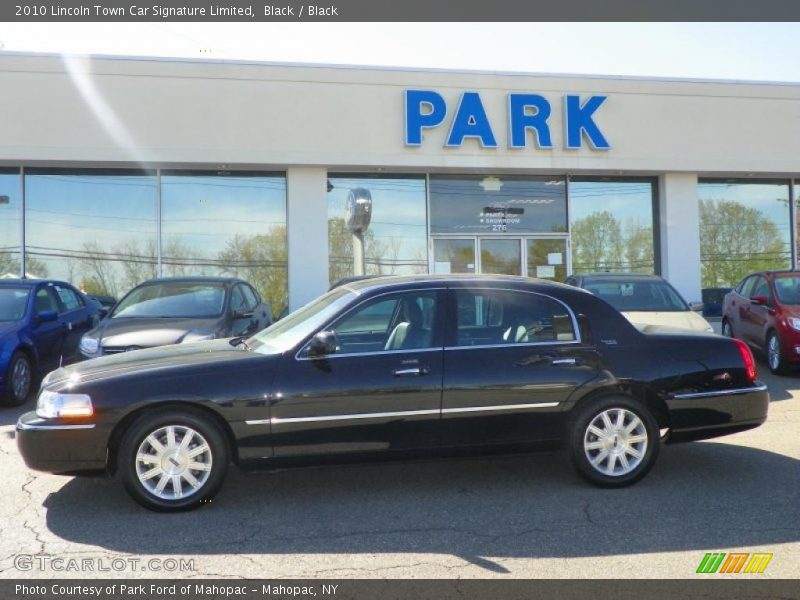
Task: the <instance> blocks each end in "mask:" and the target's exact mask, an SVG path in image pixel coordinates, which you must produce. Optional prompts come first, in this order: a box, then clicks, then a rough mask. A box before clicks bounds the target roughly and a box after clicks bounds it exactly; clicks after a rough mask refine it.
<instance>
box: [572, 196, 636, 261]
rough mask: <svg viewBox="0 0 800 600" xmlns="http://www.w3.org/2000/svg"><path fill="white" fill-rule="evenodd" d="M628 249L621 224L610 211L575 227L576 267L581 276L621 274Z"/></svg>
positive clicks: (573, 232)
mask: <svg viewBox="0 0 800 600" xmlns="http://www.w3.org/2000/svg"><path fill="white" fill-rule="evenodd" d="M624 248H625V245H624V243H623V240H622V227H621V226H620V222H619V220H618V219H616V218H615V217H614V215H612V214H611V213H610V212H608V211H607V210H604V211H602V212H594V213H592V214H590V215H588V216H586V217H584V218H582V219H578V220H577V221H575V222H574V223H573V224H572V267H573V270H574V271H576V272H578V273H580V272H590V271H606V270H611V271H615V270H619V269H620V268H622V265H623V254H624Z"/></svg>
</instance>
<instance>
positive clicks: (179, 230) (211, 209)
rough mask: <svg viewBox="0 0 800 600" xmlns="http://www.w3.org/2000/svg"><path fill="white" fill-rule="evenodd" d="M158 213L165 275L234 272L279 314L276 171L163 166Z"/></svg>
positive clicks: (282, 291)
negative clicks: (209, 171)
mask: <svg viewBox="0 0 800 600" xmlns="http://www.w3.org/2000/svg"><path fill="white" fill-rule="evenodd" d="M161 217H162V225H161V236H162V240H161V244H162V249H161V257H162V258H161V261H162V270H163V275H164V276H165V277H170V276H183V275H212V276H220V275H225V276H235V277H241V278H242V279H245V280H246V281H249V282H250V283H251V284H253V286H254V287H255V288H256V289H257V290H258V291H259V293H260V294H261V295H262V296H263V298H264V300H266V302H267V303H268V304H269V305H270V306H271V308H272V314H274V315H278V314H280V312H281V311H282V310H283V307H284V306H286V304H287V295H288V292H287V285H288V284H287V257H286V252H287V247H286V180H285V178H284V177H282V176H269V175H264V174H249V173H234V174H233V175H225V176H220V175H216V174H205V173H201V174H197V173H193V172H183V173H180V172H163V173H162V176H161Z"/></svg>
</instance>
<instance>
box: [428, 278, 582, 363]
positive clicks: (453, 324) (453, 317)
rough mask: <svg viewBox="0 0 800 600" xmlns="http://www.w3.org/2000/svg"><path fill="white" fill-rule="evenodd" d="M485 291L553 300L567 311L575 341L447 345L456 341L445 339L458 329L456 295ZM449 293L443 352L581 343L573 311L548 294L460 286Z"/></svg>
mask: <svg viewBox="0 0 800 600" xmlns="http://www.w3.org/2000/svg"><path fill="white" fill-rule="evenodd" d="M487 290H493V291H502V292H518V293H522V294H532V295H535V296H540V297H542V298H546V299H548V300H554V301H555V302H557V303H558V304H560V305H561V306H563V307H564V308H565V309H566V310H567V314H569V318H570V321H571V322H572V330H573V333H574V335H575V339H574V340H570V341H559V340H553V341H550V342H521V343H514V344H479V345H476V346H459V345H457V344H455V343H454V344H449V343H448V342H449V341H457V339H458V338H457V337H455V338H453V340H448V339H446V338H447V334H449V335H451V336H452V334H453V333H455V332H456V330H457V329H458V320H457V314H456V312H455V311H454V310H453V309H454V308H455V307H456V293H457V292H460V291H471V292H474V291H478V292H485V291H487ZM449 292H450V299H449V300H448V302H447V307H448V309H449V311H450V318H449V319H448V322H447V325H448V331H447V332H446V335H445V345H444V349H445V350H471V349H476V350H477V349H481V348H523V347H526V346H527V347H530V346H565V345H573V344H582V343H583V340H582V338H581V330H580V328H579V327H578V319H577V318H576V317H575V313H574V312H573V310H572V309H571V308H570V307H569V305H568V304H567V303H566V302H564V301H563V300H560V299H559V298H556V297H555V296H551V295H549V294H543V293H541V292H534V291H532V290H521V289H518V288H507V287H472V286H464V287H461V286H458V287H453V288H449Z"/></svg>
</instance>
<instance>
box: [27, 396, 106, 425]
mask: <svg viewBox="0 0 800 600" xmlns="http://www.w3.org/2000/svg"><path fill="white" fill-rule="evenodd" d="M36 414H37V416H39V417H42V418H43V419H57V418H59V417H91V416H92V415H93V414H94V408H93V407H92V399H91V398H90V397H89V396H87V395H86V394H61V393H59V392H49V391H47V390H44V391H43V392H42V393H41V394H39V400H38V401H37V402H36Z"/></svg>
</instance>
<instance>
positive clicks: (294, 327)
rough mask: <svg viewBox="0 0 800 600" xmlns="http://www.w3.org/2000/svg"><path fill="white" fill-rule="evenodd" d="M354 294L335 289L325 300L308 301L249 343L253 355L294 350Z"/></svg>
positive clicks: (351, 298)
mask: <svg viewBox="0 0 800 600" xmlns="http://www.w3.org/2000/svg"><path fill="white" fill-rule="evenodd" d="M354 297H355V294H354V293H353V292H351V291H350V290H347V289H345V288H335V289H333V290H332V291H330V292H328V293H327V294H325V295H324V296H320V297H319V298H317V299H316V300H313V301H311V302H310V303H308V304H306V305H305V306H304V307H302V308H300V309H298V310H296V311H294V312H293V313H291V314H289V315H288V316H286V317H284V318H283V319H281V320H280V321H276V322H275V323H273V324H272V325H270V326H269V327H267V328H266V329H265V330H263V331H261V332H259V333H257V334H256V335H254V336H253V337H252V338H250V339H249V340H248V342H247V343H248V344H249V345H250V346H252V348H253V350H255V351H256V352H261V353H262V354H271V353H273V352H284V351H285V350H289V349H291V348H294V347H295V346H296V345H297V344H299V343H300V341H301V340H303V339H304V338H306V337H307V336H309V335H311V334H312V333H313V332H314V331H315V330H316V329H317V328H319V327H321V326H322V325H323V324H325V322H326V321H328V320H329V319H330V318H332V317H333V316H334V315H335V314H337V313H338V312H339V311H340V310H341V309H342V308H344V307H345V306H347V305H348V304H349V303H350V302H351V301H352V300H353V298H354Z"/></svg>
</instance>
